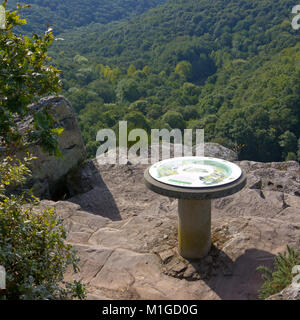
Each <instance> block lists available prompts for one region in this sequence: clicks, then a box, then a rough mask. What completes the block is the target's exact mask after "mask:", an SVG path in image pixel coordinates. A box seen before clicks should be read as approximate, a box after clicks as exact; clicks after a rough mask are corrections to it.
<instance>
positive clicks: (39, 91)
mask: <svg viewBox="0 0 300 320" xmlns="http://www.w3.org/2000/svg"><path fill="white" fill-rule="evenodd" d="M4 6H5V4H4ZM23 7H26V5H25V6H23ZM23 7H21V6H20V5H18V10H17V11H15V12H11V11H9V10H8V11H7V12H6V20H7V24H6V29H3V30H0V56H1V59H0V137H1V138H0V146H2V147H5V149H6V151H7V153H10V152H12V150H15V149H17V148H20V147H21V146H26V145H27V144H28V143H37V144H40V145H41V146H42V148H43V150H44V151H48V152H49V153H52V154H57V155H58V154H59V151H58V141H57V137H58V133H59V130H57V129H54V128H53V121H52V118H51V116H50V115H49V113H48V112H47V110H46V109H45V110H43V111H35V110H34V109H32V108H29V107H28V105H29V104H30V103H32V102H36V101H38V100H39V98H41V97H42V96H44V95H46V94H57V93H58V91H59V90H60V87H61V82H60V79H59V70H58V69H56V68H55V67H53V66H49V65H47V64H46V61H47V60H48V59H49V57H48V56H47V48H48V46H49V45H50V44H51V43H52V42H53V41H54V36H53V34H52V29H51V28H49V29H48V30H47V31H46V32H45V34H44V35H43V36H41V37H39V36H38V35H36V34H34V35H33V37H32V39H31V38H29V37H27V36H22V35H17V34H15V33H13V28H14V27H15V26H20V25H24V24H26V20H25V19H20V16H19V11H20V9H21V8H23ZM28 115H32V116H33V117H34V121H33V123H32V125H31V126H30V127H29V128H28V129H27V130H26V131H25V132H22V133H21V132H20V130H19V129H18V126H17V123H16V120H17V119H22V118H23V119H24V117H26V116H28Z"/></svg>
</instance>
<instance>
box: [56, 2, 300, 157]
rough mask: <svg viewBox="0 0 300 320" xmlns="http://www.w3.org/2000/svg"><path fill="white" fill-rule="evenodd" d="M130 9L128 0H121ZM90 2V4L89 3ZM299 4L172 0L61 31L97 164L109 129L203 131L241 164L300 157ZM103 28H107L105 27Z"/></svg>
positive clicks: (69, 92) (66, 67) (61, 51)
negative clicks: (295, 24) (121, 125)
mask: <svg viewBox="0 0 300 320" xmlns="http://www.w3.org/2000/svg"><path fill="white" fill-rule="evenodd" d="M120 2H121V1H120ZM82 3H84V1H83V2H82ZM294 5H295V1H293V0H253V1H246V0H238V1H237V0H199V1H195V0H184V1H183V0H169V1H168V2H166V3H165V4H164V5H161V6H158V7H157V8H154V9H150V10H148V11H147V12H145V13H144V14H142V15H139V16H136V17H133V18H131V19H130V20H129V21H121V22H120V23H118V24H115V25H110V26H109V27H108V28H106V29H105V28H103V26H102V25H100V26H99V25H97V24H91V25H89V26H85V27H82V28H77V29H76V31H70V32H67V33H64V34H62V35H61V36H62V37H63V38H64V39H65V40H64V41H59V42H57V43H56V44H55V45H54V46H52V48H51V49H50V55H51V56H53V57H54V59H53V60H52V63H55V64H56V65H57V66H58V67H59V68H60V69H61V70H62V78H63V79H62V81H63V89H64V90H63V94H64V95H65V96H66V97H67V98H68V99H69V100H70V101H71V102H72V104H73V106H74V108H75V110H76V112H77V113H78V115H79V122H80V126H81V129H82V133H83V137H84V140H85V142H86V146H87V150H88V153H89V156H90V157H94V156H95V153H96V149H97V146H98V143H97V142H96V141H95V138H96V133H97V131H98V130H99V129H101V128H106V127H110V128H117V126H118V121H119V120H127V121H128V122H129V124H130V126H132V127H143V128H145V129H147V130H149V131H150V128H162V127H166V128H175V127H177V128H181V129H184V128H204V129H205V140H206V141H216V142H220V143H222V144H223V145H225V146H228V147H231V148H233V149H235V150H237V151H238V152H239V156H240V159H250V160H260V161H280V160H285V159H294V160H295V159H298V160H299V159H300V142H299V138H300V81H299V80H300V44H299V40H300V31H299V30H298V31H296V30H293V29H292V27H291V20H292V17H293V15H292V14H291V10H292V7H293V6H294ZM95 22H98V20H97V21H96V20H95Z"/></svg>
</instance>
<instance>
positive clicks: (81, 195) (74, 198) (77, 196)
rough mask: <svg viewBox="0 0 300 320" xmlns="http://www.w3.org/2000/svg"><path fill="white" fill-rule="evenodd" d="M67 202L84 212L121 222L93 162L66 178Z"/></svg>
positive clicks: (118, 213)
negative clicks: (79, 207)
mask: <svg viewBox="0 0 300 320" xmlns="http://www.w3.org/2000/svg"><path fill="white" fill-rule="evenodd" d="M67 186H68V190H69V192H70V198H69V199H68V201H70V202H73V203H76V204H79V205H80V206H81V208H82V209H83V210H84V211H87V212H89V213H93V214H96V215H101V216H103V217H106V218H109V219H111V220H114V221H116V220H122V218H121V216H120V212H119V209H118V207H117V205H116V202H115V200H114V197H113V195H112V194H111V192H110V191H109V189H108V187H107V186H106V184H105V182H104V181H103V179H102V177H101V175H100V173H99V170H98V169H97V168H96V167H95V164H94V163H93V161H88V162H86V163H85V164H83V165H82V166H81V167H80V168H79V169H77V170H76V171H73V172H71V173H70V174H69V175H68V177H67Z"/></svg>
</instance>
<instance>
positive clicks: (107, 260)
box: [42, 160, 300, 300]
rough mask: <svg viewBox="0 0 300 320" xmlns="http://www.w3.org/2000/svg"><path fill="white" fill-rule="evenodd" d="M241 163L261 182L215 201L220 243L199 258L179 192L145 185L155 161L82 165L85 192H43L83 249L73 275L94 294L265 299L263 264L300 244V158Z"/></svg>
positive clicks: (80, 177)
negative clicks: (186, 231) (184, 224)
mask: <svg viewBox="0 0 300 320" xmlns="http://www.w3.org/2000/svg"><path fill="white" fill-rule="evenodd" d="M237 163H238V164H240V165H241V166H242V167H243V169H244V170H245V171H246V172H247V178H248V181H250V182H251V181H252V182H253V181H256V179H261V182H262V183H261V189H250V188H249V187H251V185H248V186H246V187H245V188H244V189H243V190H242V191H240V192H238V193H237V194H234V195H232V196H229V197H226V198H222V199H217V200H214V201H213V205H212V241H213V245H212V249H211V251H210V253H209V256H208V257H206V258H205V259H202V260H201V259H200V260H199V261H189V260H186V259H183V258H182V257H180V256H179V255H178V253H177V219H178V215H177V201H176V200H174V199H170V198H167V197H163V196H160V195H158V194H155V193H153V192H151V191H150V190H148V189H147V188H146V187H145V185H144V183H143V173H144V170H145V169H146V168H147V167H148V165H135V164H132V165H113V166H112V165H102V166H99V164H98V163H97V161H96V160H94V161H90V162H88V163H86V164H84V165H82V166H81V167H80V168H79V169H78V170H77V172H76V174H75V178H74V180H72V181H73V182H72V183H73V184H74V183H76V184H77V185H78V191H80V192H81V193H80V194H77V195H76V196H74V197H72V198H70V199H68V201H59V202H53V201H42V204H43V205H48V206H55V207H56V212H57V213H58V214H59V215H61V216H62V217H63V219H64V224H65V225H66V227H67V228H68V229H69V230H70V233H69V234H68V239H67V240H68V242H69V243H71V244H73V245H75V246H76V248H77V250H78V254H79V256H80V257H82V269H81V271H80V272H79V273H78V274H73V272H72V270H69V271H68V272H67V273H66V277H67V278H68V279H73V278H74V279H75V278H76V279H82V280H83V281H84V282H85V283H86V286H87V292H88V298H89V299H182V300H183V299H257V298H258V290H259V289H260V287H261V285H262V283H263V280H262V278H261V273H260V272H258V271H257V270H256V269H257V267H258V266H260V265H265V266H267V267H271V266H272V264H273V261H274V257H275V255H276V254H277V253H278V252H283V251H284V250H285V249H286V245H287V244H289V245H290V246H298V247H299V246H300V242H299V238H300V215H299V208H300V198H299V197H298V196H296V195H295V194H294V192H295V190H296V189H297V188H299V183H300V182H299V179H298V174H299V164H297V163H296V162H288V163H258V162H250V161H241V162H237ZM129 166H130V168H131V170H130V171H128V167H129ZM270 179H272V181H275V180H274V179H279V180H280V181H281V184H282V189H281V190H280V191H279V190H278V189H277V188H276V186H275V187H274V188H273V187H270V186H268V181H269V180H270ZM80 183H82V185H81V186H80ZM252 185H253V184H252ZM76 187H77V186H76ZM78 191H76V192H78ZM258 191H261V192H263V194H264V197H261V196H260V194H259V192H258ZM74 192H75V191H74ZM108 192H109V198H108ZM112 201H113V202H112ZM284 203H285V205H284ZM114 210H117V211H116V212H117V214H118V215H117V216H115V215H111V213H112V212H115V211H114ZM166 236H167V237H166Z"/></svg>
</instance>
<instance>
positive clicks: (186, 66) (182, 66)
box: [175, 61, 192, 80]
mask: <svg viewBox="0 0 300 320" xmlns="http://www.w3.org/2000/svg"><path fill="white" fill-rule="evenodd" d="M175 72H176V73H178V74H179V75H181V76H182V77H183V78H184V79H185V80H189V79H190V78H191V76H192V65H191V63H190V62H188V61H180V62H179V63H178V64H177V66H176V68H175Z"/></svg>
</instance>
